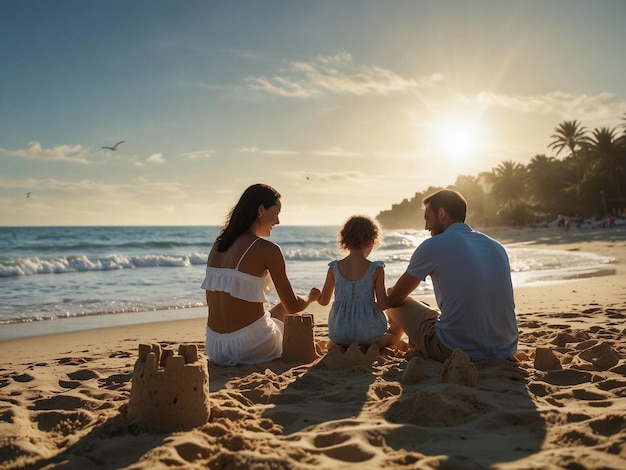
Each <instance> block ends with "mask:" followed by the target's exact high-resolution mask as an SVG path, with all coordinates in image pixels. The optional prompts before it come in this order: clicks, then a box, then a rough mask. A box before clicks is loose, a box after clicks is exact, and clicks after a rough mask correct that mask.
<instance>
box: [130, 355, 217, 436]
mask: <svg viewBox="0 0 626 470" xmlns="http://www.w3.org/2000/svg"><path fill="white" fill-rule="evenodd" d="M208 376H209V375H208V370H207V366H206V363H205V362H204V361H199V360H198V348H197V346H196V345H195V344H181V345H180V346H179V348H178V354H174V350H173V349H169V348H161V346H159V345H158V344H143V343H142V344H140V345H139V359H137V362H135V368H134V370H133V379H132V386H131V391H130V400H129V402H128V419H129V421H130V422H132V423H137V424H139V425H141V426H142V427H144V428H145V429H148V430H156V431H175V430H186V429H191V428H194V427H196V426H200V425H202V424H205V423H206V422H207V421H208V419H209V415H210V411H211V409H210V406H209V381H208Z"/></svg>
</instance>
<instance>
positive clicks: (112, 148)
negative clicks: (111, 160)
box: [102, 140, 124, 152]
mask: <svg viewBox="0 0 626 470" xmlns="http://www.w3.org/2000/svg"><path fill="white" fill-rule="evenodd" d="M122 143H124V141H123V140H120V141H119V142H118V143H117V144H115V145H114V146H113V147H102V148H103V149H108V150H113V151H114V152H115V151H116V150H117V146H118V145H119V144H122Z"/></svg>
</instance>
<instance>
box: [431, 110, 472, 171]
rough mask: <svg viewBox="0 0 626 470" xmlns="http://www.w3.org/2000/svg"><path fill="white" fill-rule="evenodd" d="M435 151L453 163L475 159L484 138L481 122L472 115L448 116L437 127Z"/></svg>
mask: <svg viewBox="0 0 626 470" xmlns="http://www.w3.org/2000/svg"><path fill="white" fill-rule="evenodd" d="M435 134H436V135H435V139H436V141H435V151H436V152H437V153H438V154H440V156H441V157H443V158H445V159H446V160H448V161H449V162H451V163H455V164H462V163H466V162H467V161H468V160H471V159H475V158H476V157H477V156H478V155H477V153H478V150H479V146H480V143H481V139H482V138H483V135H482V134H483V132H482V128H481V126H480V123H479V122H478V121H477V120H476V119H475V118H471V117H467V116H466V117H458V116H455V117H452V118H450V117H448V118H445V119H442V120H441V121H440V122H439V123H438V124H437V126H436V128H435Z"/></svg>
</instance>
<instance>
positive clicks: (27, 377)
mask: <svg viewBox="0 0 626 470" xmlns="http://www.w3.org/2000/svg"><path fill="white" fill-rule="evenodd" d="M12 378H13V380H15V381H16V382H30V381H32V380H35V377H33V376H32V375H30V374H29V373H24V374H19V375H14V376H13V377H12Z"/></svg>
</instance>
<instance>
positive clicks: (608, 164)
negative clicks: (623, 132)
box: [586, 127, 626, 199]
mask: <svg viewBox="0 0 626 470" xmlns="http://www.w3.org/2000/svg"><path fill="white" fill-rule="evenodd" d="M618 139H619V137H618V135H617V129H609V128H608V127H602V128H600V129H595V130H594V131H593V136H592V138H591V140H590V143H591V147H590V149H589V150H590V155H591V157H592V161H591V164H590V165H589V168H588V170H587V172H586V175H587V174H589V175H590V176H593V177H600V178H602V179H603V180H604V181H606V183H607V186H608V187H609V188H611V189H612V190H613V191H615V193H614V194H615V196H617V197H618V198H619V199H623V194H622V185H623V184H624V181H626V161H625V158H624V149H623V148H620V145H619V143H618ZM609 188H607V189H609Z"/></svg>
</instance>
